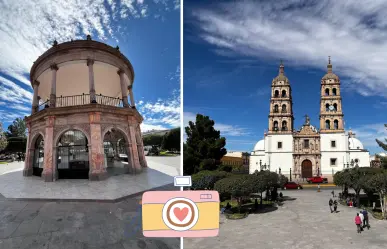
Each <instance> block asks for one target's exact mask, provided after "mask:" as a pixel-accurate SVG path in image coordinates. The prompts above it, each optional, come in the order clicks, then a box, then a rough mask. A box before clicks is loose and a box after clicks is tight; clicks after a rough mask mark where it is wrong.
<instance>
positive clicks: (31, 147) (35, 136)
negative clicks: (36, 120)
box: [28, 130, 45, 149]
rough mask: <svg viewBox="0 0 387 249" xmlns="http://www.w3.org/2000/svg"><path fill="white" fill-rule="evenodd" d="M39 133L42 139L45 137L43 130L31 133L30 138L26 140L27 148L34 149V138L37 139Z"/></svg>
mask: <svg viewBox="0 0 387 249" xmlns="http://www.w3.org/2000/svg"><path fill="white" fill-rule="evenodd" d="M39 135H41V136H42V137H43V139H45V137H44V135H45V134H44V132H43V131H40V130H38V131H36V132H33V133H32V134H31V140H30V141H28V148H29V149H35V147H34V145H35V143H36V140H37V139H38V137H39Z"/></svg>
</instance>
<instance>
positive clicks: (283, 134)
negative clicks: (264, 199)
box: [249, 59, 370, 182]
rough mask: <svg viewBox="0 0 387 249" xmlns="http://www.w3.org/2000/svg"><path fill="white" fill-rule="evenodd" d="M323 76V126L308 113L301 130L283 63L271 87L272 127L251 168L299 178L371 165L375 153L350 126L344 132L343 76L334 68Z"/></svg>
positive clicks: (255, 151)
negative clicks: (334, 70)
mask: <svg viewBox="0 0 387 249" xmlns="http://www.w3.org/2000/svg"><path fill="white" fill-rule="evenodd" d="M327 68H328V72H327V74H325V76H324V77H323V78H322V79H321V96H320V129H317V128H315V127H314V126H312V125H311V124H310V119H309V117H308V116H305V122H304V125H303V126H302V127H301V129H299V130H295V129H294V128H293V121H294V117H293V106H292V90H291V86H290V83H289V80H288V78H287V77H286V76H285V74H284V65H283V64H282V62H281V65H280V69H279V75H278V76H277V77H275V78H274V79H273V81H272V85H271V99H270V112H269V129H268V131H267V132H265V133H264V138H263V139H262V140H260V141H258V143H256V145H255V146H254V149H253V151H252V152H251V156H250V165H249V172H250V174H251V173H254V172H255V171H256V170H258V171H260V170H263V169H268V170H270V171H276V172H278V173H282V174H283V175H285V176H287V177H289V178H290V179H294V180H299V179H302V178H308V177H313V176H322V177H326V178H328V181H329V182H331V181H332V175H333V174H334V173H335V172H337V171H340V170H342V169H343V168H347V167H356V166H359V167H369V166H370V155H369V152H368V151H367V150H366V149H364V147H363V145H362V143H361V142H360V141H359V140H358V139H357V138H356V137H355V134H354V133H353V132H352V131H351V130H350V131H349V132H346V131H345V130H344V119H343V117H344V114H343V109H342V98H341V94H340V79H339V77H338V76H337V75H336V74H334V73H333V72H332V65H331V62H330V59H329V62H328V66H327Z"/></svg>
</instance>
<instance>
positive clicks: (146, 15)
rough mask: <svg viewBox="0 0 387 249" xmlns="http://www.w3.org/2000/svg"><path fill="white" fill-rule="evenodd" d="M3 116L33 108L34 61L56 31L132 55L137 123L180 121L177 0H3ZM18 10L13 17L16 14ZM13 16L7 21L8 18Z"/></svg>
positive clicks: (61, 37)
mask: <svg viewBox="0 0 387 249" xmlns="http://www.w3.org/2000/svg"><path fill="white" fill-rule="evenodd" d="M0 9H1V10H2V11H1V13H0V121H1V122H3V127H4V129H6V128H7V127H8V125H9V123H11V122H12V121H13V120H14V119H15V118H17V117H24V116H26V115H29V114H30V110H31V101H32V88H31V86H30V82H29V71H30V68H31V66H32V64H33V62H34V61H35V60H36V59H37V58H38V56H40V55H41V54H42V53H43V52H44V51H45V50H47V49H48V48H50V47H51V45H52V42H53V41H54V40H55V39H56V40H57V41H58V42H59V43H61V42H65V41H69V40H71V39H74V40H75V39H86V35H87V34H91V35H92V39H93V40H98V41H102V42H105V43H107V44H109V45H111V46H113V47H116V46H117V45H118V46H119V47H120V51H121V52H122V53H123V54H124V55H125V56H126V57H127V58H128V59H129V60H130V61H131V63H132V65H133V67H134V70H135V75H136V78H135V82H134V88H133V91H134V98H135V101H136V102H137V107H138V109H139V111H140V113H141V114H142V115H143V116H144V119H145V120H144V123H143V124H142V130H143V131H146V130H150V129H165V128H172V127H177V126H180V81H179V80H180V1H179V0H85V1H76V0H69V1H48V0H37V1H31V2H30V1H23V0H13V1H8V2H7V3H4V2H3V1H0ZM16 16H17V18H16ZM10 20H12V22H9V21H10Z"/></svg>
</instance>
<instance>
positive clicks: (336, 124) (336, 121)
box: [333, 119, 339, 130]
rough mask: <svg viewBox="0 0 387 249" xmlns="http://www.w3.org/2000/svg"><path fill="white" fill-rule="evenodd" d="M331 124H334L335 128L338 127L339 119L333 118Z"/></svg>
mask: <svg viewBox="0 0 387 249" xmlns="http://www.w3.org/2000/svg"><path fill="white" fill-rule="evenodd" d="M333 126H334V128H335V130H337V129H339V121H338V120H337V119H335V121H333Z"/></svg>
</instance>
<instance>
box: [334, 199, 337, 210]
mask: <svg viewBox="0 0 387 249" xmlns="http://www.w3.org/2000/svg"><path fill="white" fill-rule="evenodd" d="M333 209H334V211H335V213H337V200H335V201H334V202H333Z"/></svg>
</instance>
